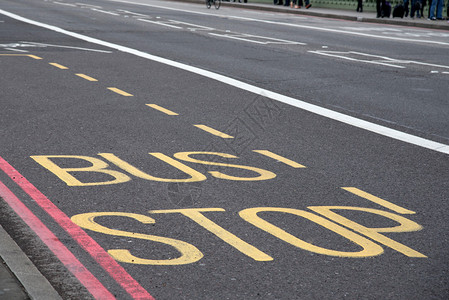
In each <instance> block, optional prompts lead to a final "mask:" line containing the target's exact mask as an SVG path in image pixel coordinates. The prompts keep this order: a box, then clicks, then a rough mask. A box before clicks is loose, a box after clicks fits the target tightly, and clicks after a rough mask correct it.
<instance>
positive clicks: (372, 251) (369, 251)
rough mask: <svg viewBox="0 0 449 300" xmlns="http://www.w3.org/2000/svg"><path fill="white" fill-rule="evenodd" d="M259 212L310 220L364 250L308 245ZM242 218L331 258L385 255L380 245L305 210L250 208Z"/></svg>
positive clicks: (276, 235)
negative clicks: (345, 249)
mask: <svg viewBox="0 0 449 300" xmlns="http://www.w3.org/2000/svg"><path fill="white" fill-rule="evenodd" d="M259 212H281V213H288V214H293V215H297V216H300V217H303V218H305V219H308V220H310V221H312V222H314V223H316V224H318V225H321V226H323V227H324V228H327V229H329V230H331V231H333V232H335V233H337V234H339V235H341V236H343V237H345V238H347V239H348V240H350V241H352V242H354V243H355V244H357V245H359V246H360V247H362V248H363V250H362V251H359V252H344V251H336V250H331V249H326V248H322V247H318V246H315V245H312V244H310V243H307V242H305V241H303V240H301V239H299V238H297V237H295V236H293V235H291V234H289V233H287V232H286V231H284V230H282V229H281V228H279V227H277V226H275V225H273V224H271V223H269V222H267V221H265V220H263V219H262V218H260V217H259V216H258V215H257V213H259ZM239 214H240V216H241V217H242V218H243V219H244V220H245V221H247V222H249V223H251V224H253V225H254V226H256V227H259V228H260V229H262V230H264V231H266V232H268V233H270V234H272V235H274V236H275V237H277V238H279V239H281V240H283V241H284V242H287V243H289V244H291V245H293V246H296V247H298V248H301V249H304V250H307V251H311V252H315V253H319V254H324V255H331V256H340V257H368V256H376V255H379V254H382V253H383V249H382V247H380V246H379V245H377V244H375V243H373V242H371V241H370V240H368V239H366V238H364V237H362V236H360V235H358V234H356V233H354V232H352V231H349V230H347V229H345V228H344V227H342V226H340V225H338V224H335V223H333V222H330V221H328V220H326V219H324V218H322V217H320V216H317V215H315V214H312V213H310V212H306V211H303V210H298V209H291V208H280V207H255V208H248V209H244V210H242V211H241V212H240V213H239Z"/></svg>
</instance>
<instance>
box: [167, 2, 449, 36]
mask: <svg viewBox="0 0 449 300" xmlns="http://www.w3.org/2000/svg"><path fill="white" fill-rule="evenodd" d="M175 1H176V0H175ZM248 1H249V2H251V0H248ZM183 2H196V3H198V2H203V1H198V0H187V1H185V0H184V1H183ZM310 3H311V4H312V7H311V8H310V9H305V8H304V7H303V8H300V9H295V8H290V7H287V6H282V5H274V4H265V3H237V2H222V6H224V7H239V8H244V9H252V10H264V11H272V12H283V13H290V14H297V15H305V16H316V17H325V18H332V19H341V20H349V21H359V22H368V23H380V24H390V25H402V26H414V27H421V28H429V29H442V30H449V23H448V21H447V20H436V21H431V20H427V18H421V19H418V18H414V19H412V18H410V17H407V18H405V17H404V18H403V19H401V18H393V17H392V16H393V12H392V13H391V17H390V18H376V12H372V11H366V12H363V13H360V12H357V11H356V10H355V9H353V10H347V9H332V8H321V7H314V6H313V0H311V1H310Z"/></svg>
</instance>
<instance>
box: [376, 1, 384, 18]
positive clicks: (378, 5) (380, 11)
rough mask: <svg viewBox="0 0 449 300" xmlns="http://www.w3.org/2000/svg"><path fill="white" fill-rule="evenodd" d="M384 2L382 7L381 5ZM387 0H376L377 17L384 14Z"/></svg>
mask: <svg viewBox="0 0 449 300" xmlns="http://www.w3.org/2000/svg"><path fill="white" fill-rule="evenodd" d="M381 4H382V7H381ZM385 5H386V4H385V0H376V11H377V17H378V18H380V17H382V15H383V12H382V9H383V8H384V7H385Z"/></svg>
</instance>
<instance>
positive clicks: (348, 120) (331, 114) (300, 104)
mask: <svg viewBox="0 0 449 300" xmlns="http://www.w3.org/2000/svg"><path fill="white" fill-rule="evenodd" d="M0 14H3V15H5V16H8V17H10V18H13V19H16V20H18V21H22V22H25V23H28V24H32V25H35V26H39V27H42V28H46V29H49V30H52V31H55V32H59V33H62V34H65V35H68V36H71V37H74V38H77V39H80V40H83V41H86V42H89V43H94V44H98V45H102V46H105V47H109V48H112V49H116V50H118V51H122V52H125V53H129V54H132V55H135V56H138V57H142V58H145V59H149V60H152V61H156V62H159V63H162V64H165V65H168V66H172V67H175V68H178V69H181V70H185V71H188V72H191V73H194V74H198V75H201V76H204V77H208V78H210V79H213V80H217V81H219V82H222V83H225V84H228V85H230V86H234V87H236V88H240V89H242V90H245V91H249V92H251V93H254V94H257V95H261V96H263V97H267V98H270V99H273V100H276V101H279V102H282V103H285V104H288V105H291V106H294V107H297V108H300V109H302V110H305V111H308V112H311V113H314V114H317V115H319V116H323V117H326V118H329V119H332V120H336V121H339V122H342V123H345V124H348V125H352V126H354V127H358V128H361V129H365V130H367V131H371V132H374V133H377V134H380V135H383V136H387V137H390V138H393V139H396V140H399V141H403V142H406V143H409V144H413V145H416V146H420V147H423V148H426V149H430V150H434V151H437V152H441V153H445V154H449V145H446V144H442V143H438V142H434V141H431V140H428V139H424V138H421V137H418V136H414V135H412V134H408V133H405V132H402V131H399V130H395V129H391V128H388V127H385V126H381V125H378V124H375V123H371V122H368V121H365V120H361V119H358V118H355V117H351V116H348V115H345V114H342V113H339V112H336V111H333V110H330V109H327V108H323V107H320V106H317V105H314V104H310V103H307V102H304V101H301V100H298V99H295V98H292V97H288V96H285V95H282V94H279V93H276V92H272V91H269V90H266V89H263V88H259V87H257V86H254V85H250V84H247V83H245V82H242V81H238V80H236V79H233V78H230V77H227V76H223V75H220V74H217V73H214V72H211V71H207V70H203V69H200V68H197V67H193V66H189V65H186V64H183V63H179V62H176V61H173V60H169V59H166V58H163V57H159V56H155V55H152V54H149V53H145V52H142V51H139V50H136V49H132V48H129V47H125V46H121V45H117V44H113V43H110V42H106V41H102V40H99V39H96V38H92V37H88V36H86V35H82V34H79V33H76V32H71V31H68V30H65V29H62V28H59V27H56V26H53V25H49V24H45V23H41V22H37V21H33V20H30V19H27V18H24V17H21V16H19V15H16V14H13V13H10V12H7V11H5V10H2V9H0Z"/></svg>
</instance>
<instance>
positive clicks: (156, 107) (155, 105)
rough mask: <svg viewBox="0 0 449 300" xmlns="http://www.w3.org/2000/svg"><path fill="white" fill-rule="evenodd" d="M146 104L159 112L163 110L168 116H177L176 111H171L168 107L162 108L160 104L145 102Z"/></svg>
mask: <svg viewBox="0 0 449 300" xmlns="http://www.w3.org/2000/svg"><path fill="white" fill-rule="evenodd" d="M146 105H147V106H149V107H151V108H154V109H156V110H158V111H160V112H163V113H164V114H167V115H169V116H178V114H177V113H175V112H173V111H171V110H169V109H166V108H163V107H162V106H159V105H157V104H146Z"/></svg>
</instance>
